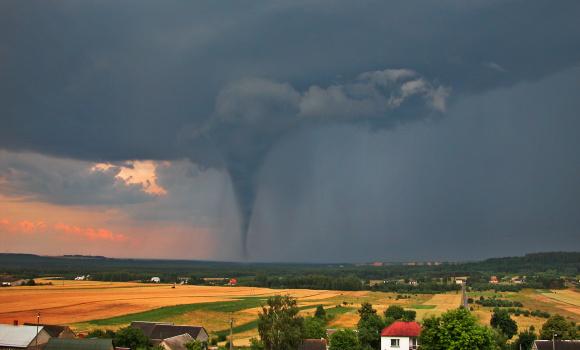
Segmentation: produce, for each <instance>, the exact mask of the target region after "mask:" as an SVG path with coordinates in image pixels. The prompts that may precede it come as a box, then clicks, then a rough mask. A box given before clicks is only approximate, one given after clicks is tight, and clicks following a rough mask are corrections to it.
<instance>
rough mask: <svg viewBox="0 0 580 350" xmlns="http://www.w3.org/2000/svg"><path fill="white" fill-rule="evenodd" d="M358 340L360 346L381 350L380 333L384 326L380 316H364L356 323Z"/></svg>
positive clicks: (373, 314)
mask: <svg viewBox="0 0 580 350" xmlns="http://www.w3.org/2000/svg"><path fill="white" fill-rule="evenodd" d="M357 328H358V340H359V343H360V345H361V346H363V347H365V346H367V345H368V346H369V347H370V348H372V349H376V350H378V349H380V348H381V331H382V330H383V328H385V324H384V323H383V320H382V319H381V316H379V315H377V314H376V313H372V314H369V315H366V317H365V318H362V317H361V319H360V320H359V321H358V324H357Z"/></svg>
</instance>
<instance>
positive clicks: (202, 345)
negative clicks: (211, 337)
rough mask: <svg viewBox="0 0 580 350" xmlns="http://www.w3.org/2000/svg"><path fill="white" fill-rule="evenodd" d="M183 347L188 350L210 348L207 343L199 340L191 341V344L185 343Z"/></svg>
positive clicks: (205, 349)
mask: <svg viewBox="0 0 580 350" xmlns="http://www.w3.org/2000/svg"><path fill="white" fill-rule="evenodd" d="M183 345H185V348H186V349H187V350H207V348H208V346H207V342H201V341H197V340H194V341H190V342H189V343H185V344H183Z"/></svg>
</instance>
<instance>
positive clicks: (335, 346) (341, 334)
mask: <svg viewBox="0 0 580 350" xmlns="http://www.w3.org/2000/svg"><path fill="white" fill-rule="evenodd" d="M358 348H359V342H358V339H357V337H356V333H355V332H354V331H351V330H348V329H343V330H340V331H336V332H334V333H332V335H331V336H330V350H351V349H358Z"/></svg>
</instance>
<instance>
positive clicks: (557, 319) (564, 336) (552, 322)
mask: <svg viewBox="0 0 580 350" xmlns="http://www.w3.org/2000/svg"><path fill="white" fill-rule="evenodd" d="M552 331H554V332H555V333H556V335H557V336H556V338H557V339H558V340H576V339H580V332H578V329H577V328H576V327H574V326H573V325H572V323H570V322H568V321H566V319H565V318H564V316H562V315H554V316H552V317H550V318H549V319H548V320H547V321H546V323H544V325H543V326H542V329H541V330H540V339H544V340H552Z"/></svg>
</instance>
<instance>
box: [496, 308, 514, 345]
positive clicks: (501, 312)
mask: <svg viewBox="0 0 580 350" xmlns="http://www.w3.org/2000/svg"><path fill="white" fill-rule="evenodd" d="M493 311H494V312H493V315H491V320H490V322H489V324H490V325H491V326H492V327H493V328H499V329H500V330H501V331H502V332H503V333H504V334H505V335H506V336H507V337H508V339H511V338H513V337H514V335H516V334H517V333H518V325H517V324H516V321H514V320H512V318H511V317H510V314H509V313H508V312H507V310H505V309H500V308H495V309H494V310H493Z"/></svg>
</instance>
